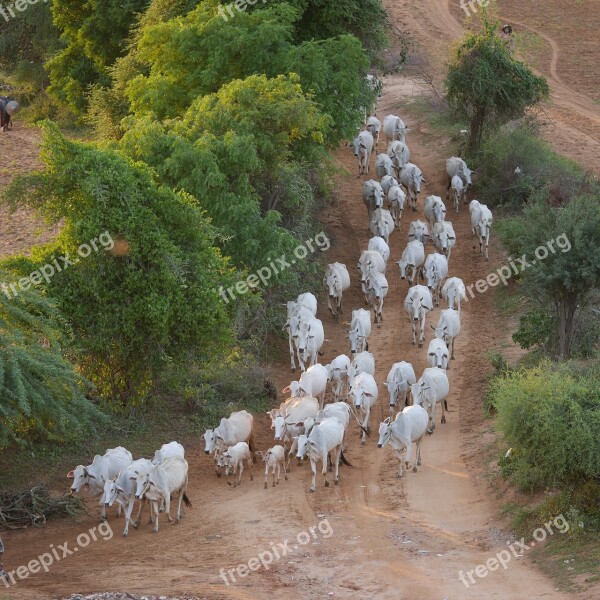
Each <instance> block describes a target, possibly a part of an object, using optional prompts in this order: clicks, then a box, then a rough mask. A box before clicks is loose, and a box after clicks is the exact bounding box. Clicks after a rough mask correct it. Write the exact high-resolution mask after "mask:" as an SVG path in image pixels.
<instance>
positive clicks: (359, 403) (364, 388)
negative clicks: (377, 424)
mask: <svg viewBox="0 0 600 600" xmlns="http://www.w3.org/2000/svg"><path fill="white" fill-rule="evenodd" d="M378 395H379V390H378V389H377V383H376V382H375V378H374V377H373V375H370V374H369V373H361V374H360V375H357V376H356V377H355V378H354V379H353V380H352V382H351V385H350V394H349V398H350V402H351V403H352V404H354V406H355V407H356V408H357V409H358V410H359V411H360V412H361V413H362V415H363V417H364V418H363V421H362V423H361V424H360V425H361V427H362V434H361V436H362V438H361V444H365V443H366V437H365V436H366V433H367V432H368V431H369V416H370V415H371V407H372V406H373V405H374V404H375V402H377V397H378Z"/></svg>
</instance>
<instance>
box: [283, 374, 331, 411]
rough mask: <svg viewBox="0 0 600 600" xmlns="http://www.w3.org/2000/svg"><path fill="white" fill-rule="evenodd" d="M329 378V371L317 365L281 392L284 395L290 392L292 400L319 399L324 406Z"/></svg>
mask: <svg viewBox="0 0 600 600" xmlns="http://www.w3.org/2000/svg"><path fill="white" fill-rule="evenodd" d="M327 376H328V373H327V369H326V368H325V367H324V366H323V365H319V364H316V365H313V366H312V367H309V368H308V369H307V370H306V371H304V373H302V375H300V379H299V380H298V381H292V382H291V383H290V385H288V386H287V387H285V388H283V390H281V391H282V392H283V393H284V394H287V393H288V392H290V394H291V397H292V398H303V397H304V396H311V397H314V398H319V400H320V404H321V406H323V402H324V401H325V390H326V389H327Z"/></svg>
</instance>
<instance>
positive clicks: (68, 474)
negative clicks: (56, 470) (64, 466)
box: [67, 469, 75, 479]
mask: <svg viewBox="0 0 600 600" xmlns="http://www.w3.org/2000/svg"><path fill="white" fill-rule="evenodd" d="M67 477H69V479H74V478H75V469H71V470H70V471H69V472H68V473H67Z"/></svg>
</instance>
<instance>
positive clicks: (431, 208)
mask: <svg viewBox="0 0 600 600" xmlns="http://www.w3.org/2000/svg"><path fill="white" fill-rule="evenodd" d="M423 212H424V213H425V216H426V217H427V220H428V221H429V224H430V225H431V229H433V226H434V225H435V224H436V223H441V222H442V221H444V220H445V219H446V205H445V204H444V203H443V202H442V199H441V198H440V197H439V196H427V198H425V206H424V207H423Z"/></svg>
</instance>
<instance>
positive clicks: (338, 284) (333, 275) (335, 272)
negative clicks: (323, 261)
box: [323, 262, 350, 321]
mask: <svg viewBox="0 0 600 600" xmlns="http://www.w3.org/2000/svg"><path fill="white" fill-rule="evenodd" d="M323 285H324V286H325V289H326V290H327V307H328V308H329V311H330V312H331V314H332V316H333V317H334V318H335V320H336V321H337V320H338V318H339V317H338V311H339V312H343V310H342V296H343V293H344V292H345V291H346V290H347V289H348V288H349V287H350V274H349V273H348V269H347V268H346V265H344V264H342V263H339V262H335V263H330V264H329V265H327V268H326V269H325V275H324V277H323Z"/></svg>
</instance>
